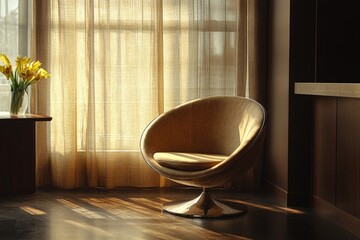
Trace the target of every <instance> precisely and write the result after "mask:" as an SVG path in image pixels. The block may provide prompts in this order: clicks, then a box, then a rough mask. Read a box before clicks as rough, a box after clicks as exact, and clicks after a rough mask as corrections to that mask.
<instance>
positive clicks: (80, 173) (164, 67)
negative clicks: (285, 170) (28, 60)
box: [31, 0, 264, 188]
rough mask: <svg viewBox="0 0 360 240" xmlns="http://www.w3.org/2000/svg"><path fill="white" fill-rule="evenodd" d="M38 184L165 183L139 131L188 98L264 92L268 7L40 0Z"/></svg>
mask: <svg viewBox="0 0 360 240" xmlns="http://www.w3.org/2000/svg"><path fill="white" fill-rule="evenodd" d="M34 12H35V13H36V15H35V16H34V19H33V23H32V27H33V31H32V33H33V35H32V43H33V44H32V48H31V49H32V50H33V53H32V55H33V56H35V57H37V58H38V59H39V60H40V61H41V62H43V63H44V65H45V66H44V67H45V68H46V69H47V70H48V71H49V72H50V73H51V75H52V77H51V79H50V80H46V81H42V82H41V83H39V84H37V85H36V86H35V88H34V89H33V94H32V111H33V112H38V113H47V114H49V115H50V116H52V117H53V120H52V122H50V123H47V124H46V125H41V126H39V127H38V130H37V131H38V147H37V173H38V174H37V184H38V185H39V186H40V185H47V184H52V185H54V186H57V187H61V188H74V187H80V186H91V187H105V188H113V187H118V186H142V187H143V186H147V187H148V186H165V185H168V184H170V183H168V182H167V181H165V180H164V179H162V178H160V177H159V175H158V174H156V173H155V172H154V171H153V170H152V169H150V167H148V166H147V165H146V163H145V162H144V161H143V159H142V157H141V155H140V153H139V146H138V145H139V139H140V135H141V132H142V130H143V129H144V128H145V126H146V125H147V124H148V122H149V121H151V120H152V119H153V118H155V117H156V116H157V115H159V114H160V113H162V112H164V111H166V110H169V109H171V108H173V107H175V106H177V105H178V104H180V103H183V102H185V101H189V100H191V99H195V98H199V97H205V96H210V95H242V96H248V97H253V98H255V99H257V100H259V101H261V100H262V96H263V95H262V93H261V91H262V89H263V88H264V86H263V85H262V84H263V79H262V74H261V72H262V71H263V66H262V57H261V56H262V53H263V47H262V45H263V41H262V38H261V32H262V31H261V18H260V16H262V11H261V8H260V5H259V3H257V1H254V0H249V1H246V0H241V1H238V0H182V1H181V0H141V1H140V0H139V1H133V0H108V1H105V0H35V4H34Z"/></svg>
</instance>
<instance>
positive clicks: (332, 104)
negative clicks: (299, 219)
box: [264, 0, 360, 237]
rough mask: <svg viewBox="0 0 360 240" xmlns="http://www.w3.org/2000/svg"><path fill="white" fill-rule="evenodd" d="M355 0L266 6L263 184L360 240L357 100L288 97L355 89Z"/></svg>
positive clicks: (358, 48)
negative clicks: (314, 85)
mask: <svg viewBox="0 0 360 240" xmlns="http://www.w3.org/2000/svg"><path fill="white" fill-rule="evenodd" d="M356 9H357V7H356V1H351V0H344V1H335V0H269V1H268V16H269V17H268V88H267V96H268V97H267V100H268V104H267V112H268V133H267V140H266V158H265V162H264V181H265V185H266V186H267V187H269V188H270V189H271V190H272V191H274V192H277V193H278V194H279V195H280V196H281V197H282V198H284V199H285V200H286V202H287V205H289V206H312V207H313V208H314V210H315V211H317V212H319V213H320V214H322V215H323V216H325V217H327V218H328V219H329V220H331V221H334V222H336V223H337V224H338V225H341V226H342V227H344V228H345V229H347V230H349V231H350V232H352V233H353V234H354V235H356V236H359V237H360V98H350V97H331V96H328V97H324V96H311V95H297V94H294V84H295V82H321V83H334V82H336V83H339V82H340V83H349V82H351V83H359V84H360V71H359V66H360V44H359V43H360V37H358V36H357V35H358V34H357V33H355V31H358V23H359V22H360V14H358V12H357V10H356Z"/></svg>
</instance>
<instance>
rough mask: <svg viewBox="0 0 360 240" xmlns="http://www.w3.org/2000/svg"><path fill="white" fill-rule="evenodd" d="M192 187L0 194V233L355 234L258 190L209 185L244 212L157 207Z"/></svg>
mask: <svg viewBox="0 0 360 240" xmlns="http://www.w3.org/2000/svg"><path fill="white" fill-rule="evenodd" d="M198 193H199V191H194V190H193V189H183V188H182V189H173V188H172V189H139V188H134V189H117V190H101V189H87V190H84V189H82V190H69V191H64V190H62V191H59V190H49V189H47V190H44V189H42V190H38V191H37V192H36V193H35V194H34V195H29V196H17V197H4V196H1V197H0V239H7V240H8V239H22V240H23V239H46V240H57V239H59V240H60V239H61V240H64V239H76V240H83V239H84V240H85V239H86V240H88V239H101V240H102V239H126V240H127V239H130V240H131V239H134V240H135V239H136V240H138V239H140V240H147V239H166V240H168V239H191V240H194V239H216V240H218V239H267V240H269V239H276V240H281V239H291V240H293V239H327V240H330V239H334V240H354V239H358V238H356V237H354V236H352V235H351V234H349V233H348V232H346V231H344V230H343V229H341V228H339V227H337V226H335V225H333V224H332V223H331V222H330V221H327V220H325V219H322V218H320V217H318V216H316V215H314V214H313V213H311V211H309V209H289V208H286V207H284V205H283V204H282V203H281V202H278V201H276V200H275V199H273V198H271V197H270V196H267V195H265V194H261V193H239V192H234V191H233V192H229V191H225V190H215V191H213V193H214V196H216V197H218V198H222V199H228V200H232V201H235V202H242V203H245V204H246V205H248V213H246V214H245V215H241V216H238V217H230V218H222V219H189V218H182V217H176V216H173V215H169V214H165V213H162V212H161V205H162V203H164V202H168V201H172V200H182V199H188V198H191V197H195V196H196V195H197V194H198Z"/></svg>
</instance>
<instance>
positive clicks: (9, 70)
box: [0, 53, 13, 80]
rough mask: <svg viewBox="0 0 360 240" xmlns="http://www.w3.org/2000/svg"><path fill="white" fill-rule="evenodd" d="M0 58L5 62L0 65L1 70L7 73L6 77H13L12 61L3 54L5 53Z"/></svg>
mask: <svg viewBox="0 0 360 240" xmlns="http://www.w3.org/2000/svg"><path fill="white" fill-rule="evenodd" d="M0 59H1V61H2V62H3V63H4V65H3V66H0V72H1V73H2V74H4V75H5V77H6V79H8V80H9V78H12V76H13V75H12V74H13V73H12V66H11V64H10V61H9V59H8V58H7V56H6V55H5V54H3V53H2V54H1V55H0Z"/></svg>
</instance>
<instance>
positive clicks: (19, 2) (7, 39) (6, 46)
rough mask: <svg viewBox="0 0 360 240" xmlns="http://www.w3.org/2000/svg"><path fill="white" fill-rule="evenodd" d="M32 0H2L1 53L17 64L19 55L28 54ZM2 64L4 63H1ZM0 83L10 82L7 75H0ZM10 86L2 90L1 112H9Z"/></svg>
mask: <svg viewBox="0 0 360 240" xmlns="http://www.w3.org/2000/svg"><path fill="white" fill-rule="evenodd" d="M30 4H31V0H29V1H28V0H0V53H4V54H5V55H6V56H7V57H8V58H9V60H10V61H11V63H12V64H13V65H15V59H16V57H17V56H19V55H21V56H24V55H27V54H28V33H29V28H28V15H29V14H28V6H29V5H30ZM1 64H2V63H1ZM0 84H9V81H7V80H6V78H5V76H3V75H2V74H1V75H0ZM7 89H10V87H9V86H3V87H2V88H1V90H0V91H3V92H1V94H0V112H4V113H7V112H8V109H9V104H10V97H9V94H8V92H7Z"/></svg>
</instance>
